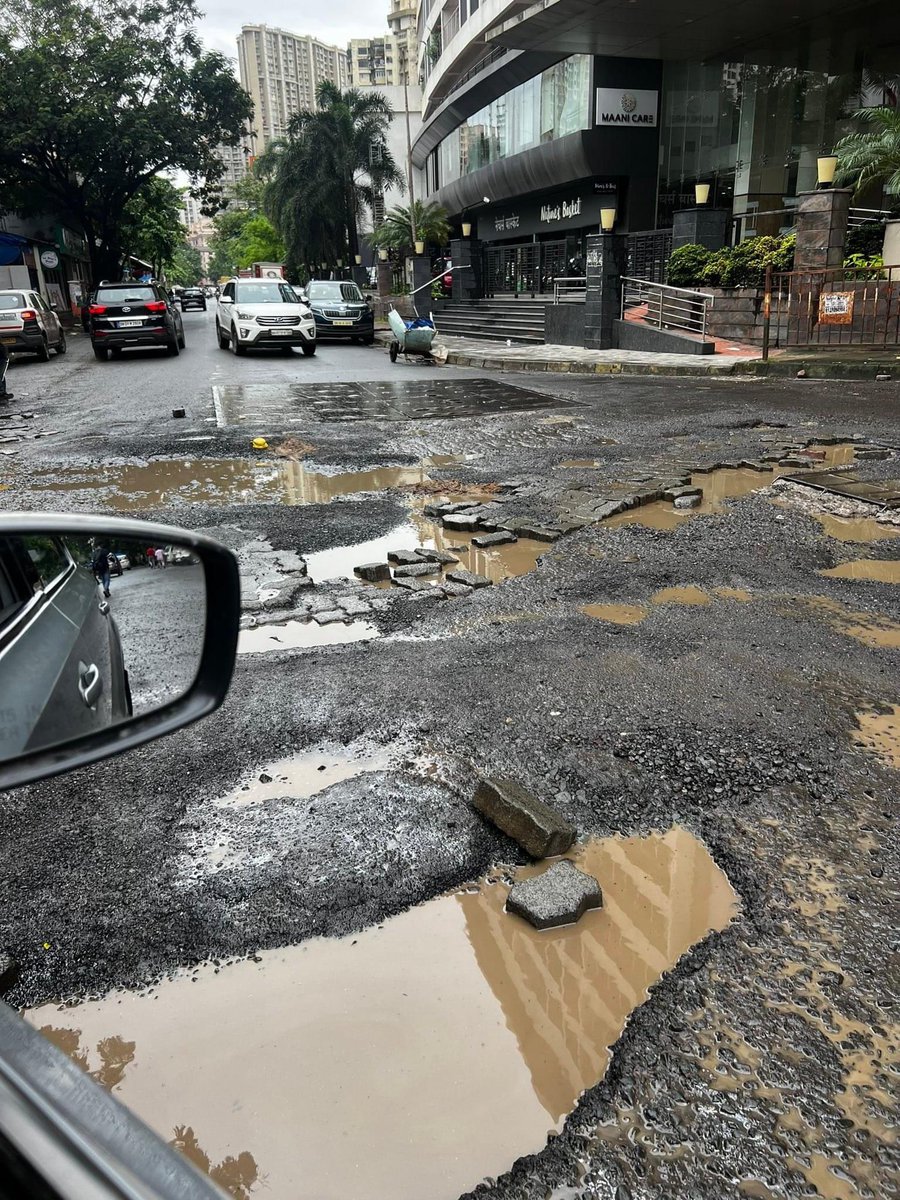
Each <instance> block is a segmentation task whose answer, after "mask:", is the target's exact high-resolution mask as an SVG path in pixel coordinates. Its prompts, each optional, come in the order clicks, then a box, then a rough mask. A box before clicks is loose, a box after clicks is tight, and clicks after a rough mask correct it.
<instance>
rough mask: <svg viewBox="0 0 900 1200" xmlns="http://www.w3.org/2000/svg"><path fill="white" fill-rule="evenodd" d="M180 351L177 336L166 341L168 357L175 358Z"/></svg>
mask: <svg viewBox="0 0 900 1200" xmlns="http://www.w3.org/2000/svg"><path fill="white" fill-rule="evenodd" d="M180 353H181V351H180V348H179V345H178V338H177V337H173V338H172V340H171V341H170V342H166V354H168V355H169V357H170V358H177V357H178V355H179V354H180Z"/></svg>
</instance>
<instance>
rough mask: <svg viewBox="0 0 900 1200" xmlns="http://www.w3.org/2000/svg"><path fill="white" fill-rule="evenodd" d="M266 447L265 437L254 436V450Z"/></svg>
mask: <svg viewBox="0 0 900 1200" xmlns="http://www.w3.org/2000/svg"><path fill="white" fill-rule="evenodd" d="M268 448H269V443H268V442H267V441H266V439H265V438H254V439H253V449H254V450H268Z"/></svg>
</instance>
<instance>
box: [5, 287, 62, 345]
mask: <svg viewBox="0 0 900 1200" xmlns="http://www.w3.org/2000/svg"><path fill="white" fill-rule="evenodd" d="M0 345H3V346H5V347H6V349H7V352H8V353H9V354H36V355H37V357H38V358H39V359H40V361H41V362H49V361H50V351H51V350H55V351H56V353H57V354H65V352H66V331H65V330H64V329H63V327H62V325H61V324H60V322H59V317H58V316H57V315H56V313H55V312H54V311H53V309H52V308H51V307H50V305H49V304H47V302H46V301H45V300H44V299H43V297H42V296H41V295H40V294H39V293H38V292H27V291H22V292H20V291H9V292H0Z"/></svg>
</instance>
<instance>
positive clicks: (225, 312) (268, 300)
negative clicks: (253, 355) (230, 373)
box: [216, 279, 316, 355]
mask: <svg viewBox="0 0 900 1200" xmlns="http://www.w3.org/2000/svg"><path fill="white" fill-rule="evenodd" d="M216 338H217V339H218V342H219V346H220V347H221V349H222V350H227V349H229V347H230V349H231V351H232V353H233V354H237V355H241V354H246V352H247V350H248V349H249V348H250V347H252V346H280V347H281V348H282V349H283V350H290V348H291V346H300V348H301V349H302V350H303V353H304V354H306V355H312V354H315V352H316V322H315V320H314V319H313V315H312V313H311V312H310V310H309V308H308V306H307V305H306V304H304V303H303V301H302V300H301V299H300V297H299V296H298V295H297V293H296V292H295V291H294V289H293V288H292V287H291V285H290V284H289V283H286V282H284V281H283V280H280V279H230V280H229V281H228V283H226V284H225V286H224V287H223V289H222V295H221V296H220V297H219V300H218V303H217V304H216Z"/></svg>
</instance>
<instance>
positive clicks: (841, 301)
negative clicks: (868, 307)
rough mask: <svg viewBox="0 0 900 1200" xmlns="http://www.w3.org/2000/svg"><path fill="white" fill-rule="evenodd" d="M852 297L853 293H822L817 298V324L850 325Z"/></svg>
mask: <svg viewBox="0 0 900 1200" xmlns="http://www.w3.org/2000/svg"><path fill="white" fill-rule="evenodd" d="M853 297H854V293H853V292H822V294H821V296H819V324H820V325H852V324H853Z"/></svg>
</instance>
